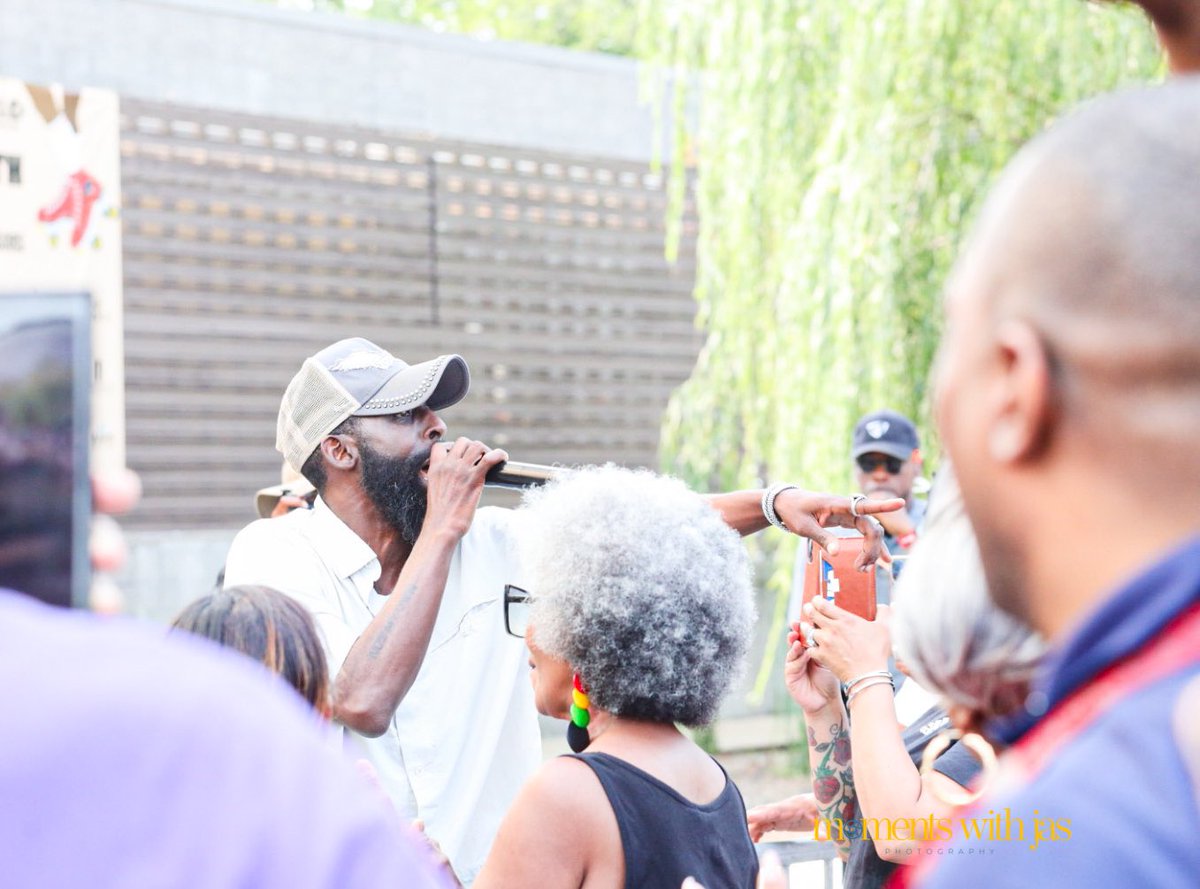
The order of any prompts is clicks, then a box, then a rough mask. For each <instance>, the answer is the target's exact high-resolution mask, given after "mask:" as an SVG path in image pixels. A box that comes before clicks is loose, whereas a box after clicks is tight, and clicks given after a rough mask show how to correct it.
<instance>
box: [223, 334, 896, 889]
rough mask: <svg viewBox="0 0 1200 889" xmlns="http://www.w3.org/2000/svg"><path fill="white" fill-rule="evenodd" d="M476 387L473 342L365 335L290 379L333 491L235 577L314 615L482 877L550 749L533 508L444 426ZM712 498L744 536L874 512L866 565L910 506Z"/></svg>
mask: <svg viewBox="0 0 1200 889" xmlns="http://www.w3.org/2000/svg"><path fill="white" fill-rule="evenodd" d="M469 385H470V375H469V372H468V370H467V364H466V362H465V361H464V360H463V359H462V358H461V357H459V356H457V355H442V356H440V357H438V358H434V359H433V360H431V361H426V362H423V363H421V364H416V365H412V366H409V365H408V364H405V363H404V362H403V361H400V360H399V359H397V358H395V357H393V356H392V355H391V354H390V353H388V352H386V351H385V350H383V349H381V348H380V347H379V346H377V345H375V344H374V343H371V342H368V341H367V340H364V339H360V338H354V339H347V340H341V341H340V342H337V343H334V344H333V345H331V346H329V347H327V348H325V349H323V350H321V351H320V352H318V353H317V354H316V355H314V356H313V357H311V358H309V359H307V360H306V361H305V362H304V364H303V366H302V367H301V369H300V371H299V373H297V374H296V376H295V377H294V378H293V379H292V381H291V383H290V384H289V385H288V387H287V390H286V392H285V393H284V396H283V401H282V404H281V406H280V410H279V418H278V425H277V434H276V447H277V449H278V450H279V451H280V452H281V453H282V454H283V457H284V459H285V460H286V461H287V462H288V463H289V464H291V465H292V466H299V467H300V469H301V472H302V473H303V475H304V477H305V478H307V479H308V480H309V481H310V482H312V483H313V485H314V486H315V487H316V489H317V492H318V497H317V500H316V502H315V504H314V506H313V508H312V509H311V510H294V511H293V512H291V513H289V514H288V515H285V516H283V517H281V518H275V519H270V520H259V521H257V522H254V523H253V524H251V525H249V526H248V527H246V528H245V529H243V530H242V531H241V532H240V533H239V534H238V536H237V538H236V539H235V540H234V542H233V545H232V547H231V548H230V551H229V557H228V560H227V565H226V576H225V584H226V586H232V585H242V584H259V585H264V586H270V587H273V588H275V589H278V590H281V591H283V592H285V593H288V594H289V595H292V596H294V597H295V598H296V599H297V600H298V601H300V602H301V603H302V604H303V605H304V606H305V607H307V608H308V610H309V611H310V612H311V613H312V615H313V617H314V619H315V621H316V623H317V626H318V628H319V630H320V632H321V634H322V637H323V644H324V646H325V651H326V655H327V657H328V660H329V673H330V675H331V676H333V677H334V685H333V695H332V697H333V716H334V719H335V721H336V722H337V723H340V724H341V725H342V726H344V727H345V729H347V731H346V732H345V734H346V737H347V742H348V743H349V744H351V745H355V746H360V748H361V749H360V752H358V753H357V755H365V756H366V757H367V758H368V759H370V761H371V762H372V764H373V765H374V767H375V770H376V772H377V773H378V776H379V779H380V783H381V784H382V786H383V787H384V789H385V790H386V791H387V792H388V794H389V795H390V796H391V798H392V801H393V802H394V804H395V805H396V808H397V810H398V811H399V812H400V813H401V815H402V816H406V817H410V818H418V817H419V818H420V819H422V820H423V821H424V823H425V827H426V830H427V831H428V833H429V835H430V836H431V837H432V838H434V839H435V840H436V841H437V842H438V843H439V844H440V845H441V847H442V849H444V850H445V853H446V855H447V856H448V857H449V859H450V861H451V863H452V864H453V866H454V869H455V871H456V873H457V874H458V875H459V877H460V878H461V879H462V881H463V882H464V883H467V884H469V883H470V882H472V881H473V880H474V878H475V875H476V874H477V873H478V871H479V869H480V868H481V867H482V865H483V862H484V859H485V858H486V857H487V853H488V850H489V848H490V846H491V843H492V840H493V838H494V836H495V833H496V830H497V828H498V827H499V824H500V821H501V819H502V817H503V815H504V813H505V811H506V810H507V809H508V807H509V805H510V804H511V802H512V801H513V799H514V798H515V796H516V794H517V791H518V790H519V789H520V787H521V785H522V784H523V783H524V781H525V780H526V779H527V778H528V777H529V776H530V775H531V774H532V773H533V771H534V770H535V768H536V767H537V765H538V762H539V761H540V759H541V743H540V737H539V733H538V727H537V721H536V716H535V709H534V704H533V695H532V691H531V686H530V682H529V676H528V674H529V668H528V653H527V652H526V650H525V646H524V644H523V643H522V642H521V641H520V640H518V639H515V638H513V637H511V636H509V635H508V634H507V633H505V631H504V622H503V591H504V586H505V584H510V583H511V584H516V585H518V586H520V585H521V581H522V576H521V571H520V566H519V564H518V563H517V560H516V555H515V553H516V546H515V543H514V535H515V534H516V532H517V529H516V528H515V525H514V523H515V521H517V520H516V519H514V514H513V513H512V512H511V511H510V510H505V509H499V508H495V507H489V508H485V509H477V506H478V503H479V497H480V493H481V491H482V487H483V482H484V475H485V474H486V472H487V470H488V469H490V468H491V467H493V466H495V465H497V464H499V463H501V462H503V461H505V460H506V459H507V458H508V455H507V454H506V453H505V452H504V451H502V450H495V449H492V448H489V447H487V446H486V445H484V444H483V443H482V442H478V441H472V440H470V439H467V438H459V439H457V440H455V441H453V442H450V443H446V442H444V441H443V439H444V437H445V436H446V425H445V423H443V422H442V420H441V418H440V417H439V416H438V414H437V411H440V410H442V409H443V408H447V407H449V406H451V405H453V404H454V403H456V402H457V401H459V400H460V399H462V398H463V397H464V396H465V395H466V394H467V390H468V388H469ZM711 502H712V504H713V506H714V508H716V509H718V511H720V512H721V514H722V517H723V518H724V519H725V521H726V522H728V523H729V524H730V525H731V526H732V527H734V528H735V529H736V530H738V531H739V532H741V533H743V534H745V533H752V532H754V531H757V530H760V529H762V528H765V527H767V525H768V523H770V524H774V525H776V526H777V527H779V528H781V529H784V530H787V531H791V532H793V533H799V534H803V535H805V536H809V537H812V538H814V539H816V540H818V541H819V542H821V543H823V544H825V545H831V544H832V545H835V546H836V542H835V541H834V540H833V537H832V534H831V533H830V532H829V531H827V530H826V527H827V526H833V525H841V526H846V527H855V528H858V529H859V530H860V531H862V532H863V533H864V534H865V535H867V538H868V544H869V545H868V546H867V548H866V550H865V552H864V554H863V556H862V558H861V559H860V563H861V565H862V567H863V568H864V569H866V568H867V566H868V565H869V564H870V563H872V562H873V561H874V560H875V558H876V557H878V556H880V555H883V554H884V553H885V552H886V551H885V550H884V549H883V545H882V535H881V532H880V530H879V529H878V525H877V523H875V522H874V521H872V520H871V519H870V518H868V517H867V516H868V514H874V513H882V512H886V511H889V510H895V509H899V508H900V507H901V506H902V503H901V501H899V500H893V501H890V502H887V501H878V502H876V501H868V500H866V498H856V499H851V498H848V497H835V496H832V495H826V494H813V493H809V492H806V491H801V490H800V489H799V488H797V487H796V486H794V485H784V484H778V485H774V486H772V487H771V488H768V489H767V490H766V491H739V492H734V493H731V494H722V495H716V496H714V497H712V498H711ZM598 518H599V517H598ZM532 592H533V594H534V595H536V591H532Z"/></svg>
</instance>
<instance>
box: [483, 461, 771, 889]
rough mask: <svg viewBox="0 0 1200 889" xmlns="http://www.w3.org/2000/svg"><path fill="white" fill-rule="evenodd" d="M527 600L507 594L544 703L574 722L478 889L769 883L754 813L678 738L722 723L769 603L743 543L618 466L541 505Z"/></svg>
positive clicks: (698, 507)
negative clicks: (565, 752)
mask: <svg viewBox="0 0 1200 889" xmlns="http://www.w3.org/2000/svg"><path fill="white" fill-rule="evenodd" d="M522 511H523V512H524V513H525V519H526V522H525V523H523V535H522V542H521V556H522V565H523V570H524V572H525V583H526V585H527V587H528V592H525V591H524V590H517V589H515V588H513V587H509V588H508V590H506V593H505V614H506V621H507V625H508V629H509V631H510V632H512V633H514V634H516V635H524V637H525V640H526V643H527V644H528V647H529V652H530V661H529V663H530V666H531V667H532V675H531V681H532V682H533V688H534V700H535V702H536V704H537V708H538V710H539V711H540V712H542V713H543V714H546V715H548V716H555V717H558V718H561V719H568V720H569V721H570V729H569V735H570V738H571V743H572V747H573V748H574V749H576V750H578V751H582V750H583V749H584V748H585V747H586V750H587V752H586V753H583V752H577V753H576V754H574V755H570V756H564V757H559V758H557V759H553V760H550V761H549V762H547V763H545V764H544V765H543V766H542V767H541V769H540V770H539V771H538V772H537V774H536V775H534V777H533V778H532V779H531V780H530V781H529V783H527V784H526V785H525V787H524V789H523V790H522V791H521V793H520V795H519V796H518V797H517V800H516V802H515V803H514V804H513V807H512V809H511V810H510V811H509V813H508V815H507V816H506V818H505V820H504V823H503V824H502V825H501V827H500V832H499V834H498V835H497V838H496V842H495V844H494V845H493V847H492V852H491V855H490V856H489V858H488V860H487V864H486V865H485V866H484V869H483V871H482V873H481V874H480V875H479V877H478V879H477V880H476V882H475V884H474V885H475V887H476V889H494V887H521V889H525V887H529V886H538V887H540V889H556V887H571V889H576V887H580V886H587V887H589V889H620V887H625V886H637V887H641V889H659V887H661V889H679V886H680V884H681V883H682V882H683V880H684V879H685V878H686V877H688V876H693V877H696V878H698V879H699V880H700V882H701V883H703V884H704V885H706V886H722V887H747V889H749V887H752V886H754V881H755V875H756V873H757V869H758V865H757V859H756V857H755V853H754V847H753V844H752V843H751V842H750V836H749V833H748V831H747V828H746V814H745V806H744V804H743V802H742V797H741V794H740V793H739V792H738V790H737V788H736V786H734V784H733V782H732V781H731V780H730V779H729V777H728V775H726V774H725V771H724V769H722V768H721V766H720V765H719V764H718V763H717V762H716V760H714V759H713V758H712V757H710V756H709V755H708V754H706V753H705V752H704V751H703V750H701V749H700V748H699V747H697V746H696V745H695V744H694V743H693V742H692V741H691V740H690V739H689V738H688V737H687V735H685V734H684V733H683V732H681V731H680V730H679V728H678V727H677V724H679V725H685V726H700V725H704V724H706V723H708V722H710V721H711V720H712V719H713V717H714V716H715V715H716V713H717V707H718V705H719V704H720V702H721V699H722V697H723V696H724V695H725V693H726V692H727V691H728V689H729V687H730V684H731V683H732V681H733V679H734V678H735V676H736V675H737V674H738V672H739V668H740V667H741V663H742V660H743V657H744V655H745V653H746V650H747V648H748V646H749V642H750V635H751V630H752V627H753V623H754V606H753V599H752V590H751V577H750V568H749V563H748V560H747V557H746V553H745V550H744V549H743V547H742V544H741V541H740V540H739V538H738V536H737V534H736V533H735V532H734V531H732V530H731V529H730V528H729V526H728V525H726V524H725V522H724V521H722V519H721V516H720V514H719V513H718V512H717V511H716V510H714V509H713V508H712V507H711V506H710V505H709V504H708V502H706V501H705V500H704V499H703V498H702V497H700V496H699V495H697V494H694V493H693V492H691V491H689V490H688V489H687V488H686V487H684V485H683V484H682V483H681V482H679V481H676V480H674V479H669V478H663V477H659V476H655V475H653V474H651V473H649V472H645V471H629V470H624V469H619V468H616V467H613V466H606V467H600V468H592V469H587V470H581V471H578V472H573V473H570V474H568V475H566V476H565V477H564V478H562V479H560V480H557V481H554V482H552V483H551V484H549V485H548V486H546V487H545V488H543V489H541V490H538V491H534V492H531V493H529V494H527V495H526V499H525V503H524V505H523V507H522Z"/></svg>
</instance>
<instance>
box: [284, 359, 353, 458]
mask: <svg viewBox="0 0 1200 889" xmlns="http://www.w3.org/2000/svg"><path fill="white" fill-rule="evenodd" d="M356 410H358V401H357V400H355V398H354V397H353V396H352V395H351V394H350V393H349V392H347V391H346V390H345V388H344V387H343V386H342V385H341V384H340V383H339V382H338V381H337V380H335V379H334V377H333V374H331V373H330V372H329V371H328V370H326V369H325V367H324V366H323V365H322V364H321V363H320V362H319V361H315V360H314V359H312V358H309V359H307V360H305V362H304V364H303V365H301V367H300V372H299V373H298V374H296V375H295V376H294V377H292V381H291V382H290V383H288V387H287V390H286V391H285V392H284V393H283V402H282V403H281V404H280V405H279V422H278V424H277V425H276V428H275V448H276V450H278V451H279V452H280V453H281V454H283V457H284V459H285V460H287V461H288V462H289V463H290V464H292V465H293V466H297V467H300V466H303V465H304V462H305V461H306V460H307V459H308V458H309V456H311V454H312V452H313V451H315V450H316V449H317V446H318V445H320V443H321V439H323V438H324V437H325V436H327V435H328V434H329V433H330V432H332V431H333V430H334V429H336V428H337V427H338V424H340V423H341V422H342V421H343V420H345V419H346V418H347V417H349V416H350V415H351V414H353V413H354V412H355V411H356Z"/></svg>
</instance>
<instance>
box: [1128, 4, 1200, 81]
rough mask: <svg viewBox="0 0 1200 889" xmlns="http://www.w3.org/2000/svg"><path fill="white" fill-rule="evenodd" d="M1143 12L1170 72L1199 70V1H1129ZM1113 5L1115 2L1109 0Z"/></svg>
mask: <svg viewBox="0 0 1200 889" xmlns="http://www.w3.org/2000/svg"><path fill="white" fill-rule="evenodd" d="M1132 2H1133V3H1134V4H1135V5H1137V6H1140V7H1141V8H1142V9H1144V10H1145V11H1146V15H1148V16H1150V21H1152V22H1153V23H1154V30H1155V31H1157V32H1158V39H1159V42H1160V43H1162V45H1163V49H1164V50H1166V53H1167V60H1168V62H1169V63H1170V66H1171V71H1172V73H1175V74H1187V73H1189V72H1194V71H1200V0H1132ZM1113 5H1116V2H1114V3H1113Z"/></svg>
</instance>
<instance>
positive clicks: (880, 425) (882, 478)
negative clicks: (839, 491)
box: [850, 410, 925, 554]
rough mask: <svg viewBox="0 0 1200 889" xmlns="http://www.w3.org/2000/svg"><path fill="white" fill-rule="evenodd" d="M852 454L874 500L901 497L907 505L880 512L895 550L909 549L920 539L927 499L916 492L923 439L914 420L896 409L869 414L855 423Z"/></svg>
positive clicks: (865, 489)
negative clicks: (915, 494) (919, 533)
mask: <svg viewBox="0 0 1200 889" xmlns="http://www.w3.org/2000/svg"><path fill="white" fill-rule="evenodd" d="M850 456H851V457H852V458H853V459H854V481H855V483H856V484H857V485H858V489H859V490H860V491H862V492H863V493H864V494H866V495H867V496H868V497H870V498H871V499H872V500H885V499H888V498H890V497H899V498H901V499H902V500H904V509H898V510H896V511H895V512H890V513H886V514H884V515H880V516H879V517H878V518H879V521H880V523H881V524H882V525H883V529H884V531H885V532H887V533H886V536H885V537H884V543H886V544H887V548H888V551H889V552H891V553H893V554H900V553H905V552H907V551H908V550H909V549H910V548H911V547H912V545H913V544H914V543H916V542H917V532H918V530H919V529H920V527H921V520H922V519H923V518H924V517H925V501H924V500H919V499H917V498H916V497H914V496H913V482H914V481H915V480H916V478H917V476H919V475H920V474H921V466H922V461H921V439H920V438H919V437H918V436H917V427H916V426H914V425H913V422H912V420H910V419H908V417H906V416H904V415H903V414H900V413H897V412H896V411H889V410H883V411H875V412H874V413H870V414H867V415H866V416H864V417H863V418H862V419H861V420H859V421H858V423H857V424H856V425H855V427H854V439H853V445H852V450H851V453H850Z"/></svg>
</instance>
